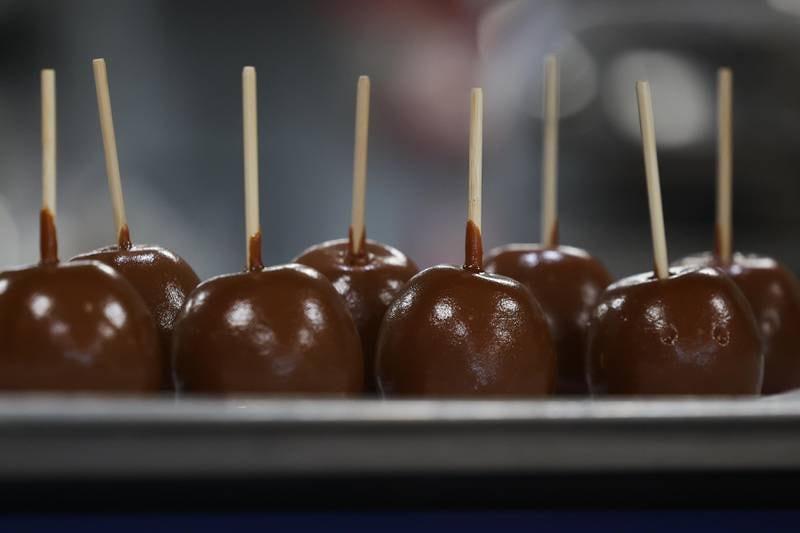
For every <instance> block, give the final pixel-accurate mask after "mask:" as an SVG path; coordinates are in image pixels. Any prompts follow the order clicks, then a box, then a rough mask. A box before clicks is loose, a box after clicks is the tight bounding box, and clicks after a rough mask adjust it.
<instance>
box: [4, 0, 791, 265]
mask: <svg viewBox="0 0 800 533" xmlns="http://www.w3.org/2000/svg"><path fill="white" fill-rule="evenodd" d="M799 51H800V0H768V1H754V0H705V1H703V2H696V1H691V0H664V1H656V0H649V1H640V2H630V1H624V0H595V1H592V2H588V1H583V2H581V1H564V0H559V1H546V0H540V1H517V0H508V1H478V0H471V1H468V0H439V1H432V0H427V1H425V0H405V1H403V2H396V1H389V0H337V1H335V2H331V1H310V0H302V1H301V0H298V1H294V2H255V1H253V2H248V1H242V0H226V1H225V2H202V1H175V0H170V1H167V0H162V1H155V0H115V1H105V0H72V1H70V2H50V1H35V0H14V1H10V0H0V265H2V267H6V266H9V265H12V264H20V263H30V262H33V261H35V260H36V259H37V250H38V242H37V238H38V209H39V202H40V182H39V180H40V137H39V135H40V129H39V120H40V114H39V70H40V69H41V68H43V67H53V68H55V69H56V70H57V84H58V132H59V138H58V143H59V168H58V176H59V206H58V222H59V238H60V244H61V249H60V255H61V257H62V258H68V257H71V256H72V255H75V254H77V253H79V252H83V251H87V250H90V249H93V248H96V247H100V246H103V245H106V244H111V243H112V242H114V240H115V235H114V229H113V218H112V213H111V207H110V200H109V194H108V190H107V185H106V180H105V167H104V162H103V154H102V142H101V137H100V128H99V124H98V117H97V106H96V100H95V91H94V84H93V78H92V70H91V59H92V58H93V57H105V58H106V60H107V61H108V65H109V76H110V83H111V94H112V103H113V109H114V119H115V125H116V133H117V143H118V147H119V151H120V165H121V169H122V175H123V187H124V192H125V198H126V203H127V211H128V218H129V223H130V226H131V233H132V237H133V239H134V241H135V242H139V243H155V244H160V245H163V246H166V247H168V248H171V249H173V250H175V251H176V252H178V253H179V254H180V255H182V256H184V257H185V258H186V259H187V260H188V261H189V262H190V263H191V264H192V265H193V266H194V267H195V269H196V270H197V272H198V273H199V274H200V276H201V277H204V278H205V277H209V276H212V275H215V274H220V273H225V272H231V271H237V270H240V269H242V268H243V265H244V257H245V252H244V242H245V240H244V217H243V213H242V208H243V185H242V140H241V137H242V134H241V129H242V128H241V120H242V118H241V68H242V66H244V65H254V66H255V67H256V68H257V69H258V76H259V127H260V131H259V135H260V156H261V166H260V168H261V209H262V215H261V218H262V226H263V232H264V254H265V258H266V260H267V261H268V262H269V263H281V262H286V261H288V260H290V259H291V258H292V257H294V256H296V255H297V254H299V253H300V252H301V251H302V250H303V249H305V248H306V247H308V246H310V245H312V244H314V243H316V242H319V241H323V240H326V239H332V238H339V237H344V236H346V233H347V227H348V223H349V218H350V195H351V179H352V152H353V146H352V144H353V122H354V107H355V87H356V79H357V77H358V75H359V74H368V75H370V77H371V79H372V87H373V89H372V106H371V123H370V139H369V142H370V145H369V146H370V151H369V170H368V172H369V181H368V188H367V202H368V204H367V233H368V236H369V237H371V238H374V239H377V240H380V241H383V242H387V243H389V244H392V245H394V246H397V247H398V248H400V249H402V250H403V251H405V252H406V253H407V254H408V255H409V256H411V257H412V258H413V259H414V260H416V261H417V262H418V263H419V264H420V266H429V265H432V264H436V263H440V262H448V263H459V262H461V261H462V260H463V257H462V255H463V239H464V236H463V229H464V221H465V217H466V186H467V153H466V149H467V122H468V116H469V107H468V102H469V89H470V87H472V86H477V85H479V86H482V87H484V91H485V96H486V103H485V131H484V142H485V152H484V201H483V225H484V238H485V241H484V246H485V247H486V248H487V249H488V248H491V247H494V246H496V245H500V244H504V243H507V242H533V241H537V240H538V238H539V202H540V194H539V186H540V182H539V178H540V166H541V163H540V154H541V120H540V110H541V82H542V73H543V59H544V56H545V55H546V54H548V53H555V54H557V55H558V56H559V57H560V59H561V111H562V122H561V137H560V146H561V155H560V183H559V189H560V190H559V193H560V199H559V209H560V228H561V239H562V242H563V243H564V244H573V245H576V246H580V247H584V248H587V249H589V250H590V251H591V252H592V253H594V254H595V255H597V256H599V257H600V258H601V259H602V260H603V261H604V262H605V263H606V264H607V265H608V266H609V267H610V269H611V270H612V271H613V273H614V274H615V275H616V276H623V275H626V274H630V273H634V272H637V271H642V270H647V269H650V268H651V259H650V240H649V239H650V234H649V227H648V219H647V202H646V191H645V182H644V177H643V162H642V156H641V148H640V144H639V127H638V122H637V112H636V100H635V93H634V81H635V80H636V79H649V80H650V81H651V83H652V86H653V91H654V94H653V97H654V103H655V111H656V132H657V138H658V145H659V158H660V167H661V177H662V188H663V196H664V202H665V213H666V219H667V236H668V241H669V246H670V256H671V258H672V259H678V258H679V257H680V256H682V255H685V254H688V253H690V252H695V251H698V250H703V249H709V248H710V247H711V246H712V236H713V216H714V214H713V209H714V173H715V103H714V97H715V79H716V69H717V67H718V66H720V65H728V66H731V67H733V69H734V83H735V110H734V117H735V118H734V123H735V163H734V182H735V186H734V239H735V243H736V247H737V248H738V249H740V250H744V251H756V252H759V253H763V254H767V255H773V256H776V257H778V258H780V259H781V260H782V261H783V262H785V263H786V264H787V265H788V266H790V267H791V268H792V269H794V270H795V271H798V270H800V249H798V248H797V247H796V246H795V245H794V242H795V237H794V236H795V234H796V233H797V232H798V230H800V210H799V209H797V207H796V205H797V202H798V199H800V181H798V169H800V150H799V149H798V147H796V146H794V144H795V142H799V141H800V139H798V131H800V125H798V118H799V117H800V53H798V52H799Z"/></svg>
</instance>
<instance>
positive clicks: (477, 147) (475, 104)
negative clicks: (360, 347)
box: [467, 88, 483, 232]
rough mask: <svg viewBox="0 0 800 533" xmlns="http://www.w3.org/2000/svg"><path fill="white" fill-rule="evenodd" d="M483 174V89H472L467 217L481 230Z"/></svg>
mask: <svg viewBox="0 0 800 533" xmlns="http://www.w3.org/2000/svg"><path fill="white" fill-rule="evenodd" d="M482 174H483V89H479V88H475V89H472V94H471V101H470V116H469V199H468V203H467V216H468V218H469V220H470V221H471V222H472V223H473V224H475V227H476V228H477V229H478V231H479V232H480V230H481V179H482Z"/></svg>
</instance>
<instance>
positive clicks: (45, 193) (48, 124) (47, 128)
mask: <svg viewBox="0 0 800 533" xmlns="http://www.w3.org/2000/svg"><path fill="white" fill-rule="evenodd" d="M41 82H42V209H45V210H47V211H49V212H50V214H51V215H52V216H53V218H55V216H56V72H55V70H52V69H44V70H42V80H41Z"/></svg>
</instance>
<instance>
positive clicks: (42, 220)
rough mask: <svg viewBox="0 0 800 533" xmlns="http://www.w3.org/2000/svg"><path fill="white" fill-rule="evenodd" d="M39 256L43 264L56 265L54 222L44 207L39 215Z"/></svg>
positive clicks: (51, 214) (56, 248) (56, 243)
mask: <svg viewBox="0 0 800 533" xmlns="http://www.w3.org/2000/svg"><path fill="white" fill-rule="evenodd" d="M39 254H40V260H41V262H42V263H43V264H48V263H58V239H57V238H56V221H55V218H54V217H53V213H51V212H50V210H49V209H47V208H46V207H45V208H43V209H42V211H41V212H40V213H39Z"/></svg>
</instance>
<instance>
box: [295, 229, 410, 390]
mask: <svg viewBox="0 0 800 533" xmlns="http://www.w3.org/2000/svg"><path fill="white" fill-rule="evenodd" d="M351 249H352V247H351V246H350V241H349V240H348V239H338V240H334V241H328V242H323V243H321V244H318V245H316V246H313V247H311V248H309V249H308V250H306V251H305V252H303V253H302V254H301V255H300V256H299V257H298V258H297V259H295V261H296V262H297V263H300V264H303V265H308V266H310V267H311V268H314V269H315V270H318V271H319V272H321V273H322V274H323V275H324V276H325V277H327V278H328V279H329V280H330V282H331V283H333V286H334V288H335V289H336V291H337V292H338V293H339V294H340V295H341V296H342V298H344V301H345V304H346V305H347V309H348V311H350V315H351V316H352V317H353V320H355V323H356V327H357V328H358V333H359V337H360V338H361V351H362V353H363V354H364V364H365V372H364V377H365V381H366V383H365V388H366V390H368V391H374V390H375V345H376V343H377V341H378V329H379V328H380V325H381V321H382V320H383V316H384V314H386V308H387V307H388V306H389V304H390V303H391V302H392V300H394V298H395V296H396V295H397V293H398V292H399V291H400V290H401V289H402V288H403V286H405V284H406V282H407V281H408V280H409V279H411V277H412V276H413V275H414V274H416V273H417V271H418V270H419V269H418V268H417V265H415V264H414V263H413V262H412V261H411V260H409V259H408V257H406V256H405V255H404V254H403V253H402V252H400V250H397V249H396V248H392V247H391V246H388V245H386V244H381V243H379V242H375V241H370V240H368V241H366V243H365V244H362V246H361V247H360V249H361V250H362V253H360V254H358V255H354V254H353V253H352V252H351Z"/></svg>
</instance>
